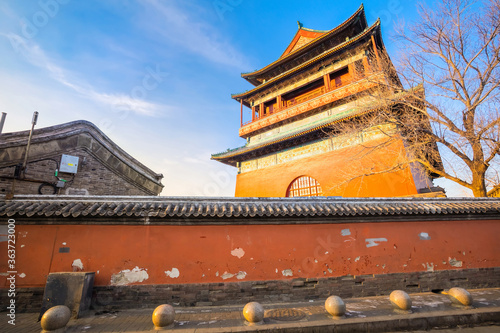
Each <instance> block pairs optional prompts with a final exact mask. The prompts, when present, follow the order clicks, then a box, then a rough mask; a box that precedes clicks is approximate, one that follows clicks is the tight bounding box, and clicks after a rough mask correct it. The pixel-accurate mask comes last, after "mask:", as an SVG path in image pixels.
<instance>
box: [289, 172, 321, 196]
mask: <svg viewBox="0 0 500 333" xmlns="http://www.w3.org/2000/svg"><path fill="white" fill-rule="evenodd" d="M322 195H323V191H322V190H321V186H320V184H319V182H318V181H317V180H316V179H314V178H312V177H309V176H301V177H298V178H295V179H294V180H293V181H292V182H291V183H290V185H289V186H288V189H287V190H286V196H287V197H318V196H322Z"/></svg>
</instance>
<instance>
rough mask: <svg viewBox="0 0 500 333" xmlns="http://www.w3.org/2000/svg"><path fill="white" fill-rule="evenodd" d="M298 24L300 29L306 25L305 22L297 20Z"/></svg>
mask: <svg viewBox="0 0 500 333" xmlns="http://www.w3.org/2000/svg"><path fill="white" fill-rule="evenodd" d="M297 25H298V26H299V29H300V28H302V27H303V26H304V24H302V23H300V21H297Z"/></svg>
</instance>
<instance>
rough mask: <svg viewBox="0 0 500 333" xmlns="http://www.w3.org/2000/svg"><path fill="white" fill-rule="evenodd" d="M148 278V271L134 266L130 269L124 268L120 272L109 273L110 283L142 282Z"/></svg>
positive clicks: (117, 284)
mask: <svg viewBox="0 0 500 333" xmlns="http://www.w3.org/2000/svg"><path fill="white" fill-rule="evenodd" d="M148 278H149V275H148V272H146V270H145V269H142V268H139V267H138V266H135V268H133V269H132V270H130V269H124V270H123V271H121V272H120V273H117V274H113V275H111V285H113V286H125V285H127V284H130V283H134V282H142V281H144V280H147V279H148Z"/></svg>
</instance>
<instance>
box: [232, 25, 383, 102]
mask: <svg viewBox="0 0 500 333" xmlns="http://www.w3.org/2000/svg"><path fill="white" fill-rule="evenodd" d="M373 31H380V19H378V20H377V21H376V22H375V23H374V24H373V25H372V26H370V27H369V28H366V29H365V30H364V31H363V32H361V33H359V34H358V35H356V36H355V37H353V38H351V39H350V40H348V41H345V42H343V43H341V44H339V45H337V46H336V47H334V48H332V49H330V50H329V51H327V52H324V53H322V54H320V55H318V56H316V57H315V58H313V59H311V60H309V61H307V62H305V63H303V64H302V65H300V66H297V67H295V68H292V69H290V70H289V71H287V72H284V73H282V74H280V75H279V76H276V77H274V78H273V79H271V80H269V81H267V82H265V83H262V84H261V85H259V86H257V87H255V88H253V89H250V90H247V91H245V92H242V93H239V94H231V98H233V99H235V100H237V101H240V100H241V99H242V98H244V97H246V96H248V95H251V94H253V93H255V92H257V91H259V90H261V89H264V88H266V87H267V86H269V85H270V84H272V83H275V82H276V81H278V80H281V79H283V78H285V77H287V76H289V75H291V74H292V73H295V72H296V71H298V70H300V69H302V68H304V67H306V66H309V65H311V64H313V63H315V62H317V61H319V60H321V59H323V58H324V57H326V56H329V55H332V54H334V53H336V52H339V51H342V49H344V48H346V47H348V46H350V45H351V44H353V43H355V42H357V41H359V40H361V39H362V38H363V37H365V36H367V35H368V34H370V33H371V32H373Z"/></svg>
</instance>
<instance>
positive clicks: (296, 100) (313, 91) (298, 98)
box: [281, 79, 325, 107]
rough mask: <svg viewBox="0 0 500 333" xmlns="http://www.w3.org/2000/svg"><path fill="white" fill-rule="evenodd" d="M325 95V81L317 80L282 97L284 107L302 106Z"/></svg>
mask: <svg viewBox="0 0 500 333" xmlns="http://www.w3.org/2000/svg"><path fill="white" fill-rule="evenodd" d="M324 93H325V86H324V82H323V79H319V80H316V81H314V82H312V83H309V84H307V85H305V86H303V87H301V88H299V89H297V90H294V91H292V92H290V93H288V94H285V95H283V96H282V97H281V100H282V103H283V106H284V107H289V106H292V105H296V104H300V103H303V102H305V101H308V100H310V99H313V98H315V97H318V96H319V95H322V94H324Z"/></svg>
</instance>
